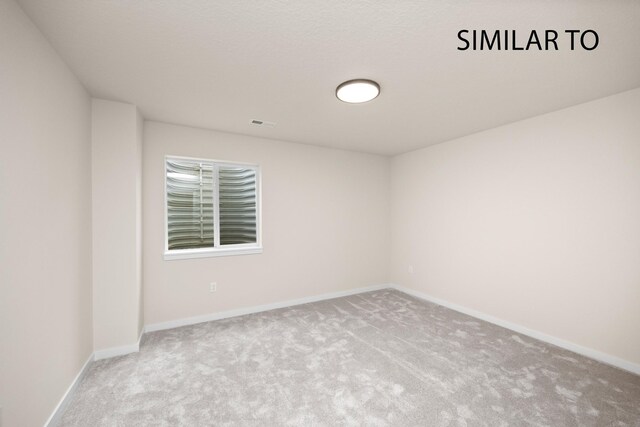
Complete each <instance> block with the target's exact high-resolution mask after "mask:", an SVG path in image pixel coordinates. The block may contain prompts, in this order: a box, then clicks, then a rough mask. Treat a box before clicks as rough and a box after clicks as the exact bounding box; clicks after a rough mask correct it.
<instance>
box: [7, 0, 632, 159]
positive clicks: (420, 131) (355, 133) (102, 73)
mask: <svg viewBox="0 0 640 427" xmlns="http://www.w3.org/2000/svg"><path fill="white" fill-rule="evenodd" d="M20 3H21V4H22V6H23V8H24V9H25V11H26V12H27V13H28V14H29V15H30V17H31V18H32V19H33V20H34V22H35V23H36V24H37V25H38V26H39V28H40V29H41V30H42V31H43V33H44V34H45V35H46V36H47V37H48V38H49V40H51V42H52V44H53V45H54V47H55V48H56V49H57V50H58V52H59V53H60V54H61V55H62V57H63V58H64V59H65V60H66V61H67V63H68V64H69V66H70V67H71V68H72V69H73V70H74V72H75V73H76V74H77V76H78V77H79V78H80V79H81V80H82V82H83V83H84V84H85V86H86V87H87V89H88V90H89V91H90V92H91V94H92V95H94V96H96V97H101V98H106V99H113V100H119V101H125V102H130V103H133V104H136V105H138V107H139V108H140V109H141V111H142V114H143V115H144V116H145V117H146V118H148V119H153V120H159V121H164V122H170V123H179V124H185V125H190V126H197V127H204V128H210V129H219V130H224V131H230V132H236V133H242V134H249V135H256V136H262V137H268V138H275V139H281V140H287V141H294V142H302V143H308V144H317V145H325V146H332V147H340V148H345V149H351V150H359V151H365V152H372V153H381V154H396V153H402V152H406V151H409V150H412V149H416V148H419V147H424V146H427V145H430V144H436V143H439V142H443V141H446V140H449V139H452V138H456V137H459V136H463V135H467V134H470V133H473V132H477V131H480V130H483V129H488V128H492V127H495V126H498V125H502V124H505V123H509V122H513V121H516V120H520V119H523V118H526V117H531V116H535V115H538V114H542V113H546V112H549V111H553V110H557V109H560V108H564V107H567V106H571V105H575V104H578V103H581V102H585V101H589V100H592V99H596V98H599V97H602V96H606V95H610V94H614V93H617V92H621V91H624V90H628V89H632V88H635V87H639V86H640V48H639V47H638V43H639V40H640V24H639V23H640V1H637V0H628V1H625V0H610V1H589V0H566V1H551V0H548V1H543V0H526V1H525V0H511V1H506V0H504V1H501V0H490V1H486V0H485V1H481V0H476V1H471V0H467V1H463V0H461V1H444V0H442V1H433V0H432V1H409V0H395V1H393V0H351V1H346V0H314V1H311V0H292V1H283V0H268V1H246V0H215V1H211V0H136V1H131V0H55V1H53V0H21V1H20ZM463 28H467V29H485V30H495V29H516V30H517V31H518V35H519V36H522V37H527V36H528V34H529V31H530V30H531V29H537V30H544V29H555V30H557V31H559V32H562V31H564V30H565V29H583V30H584V29H594V30H596V31H597V32H598V34H599V35H600V46H599V47H598V48H597V49H596V50H594V51H591V52H585V51H578V50H576V51H573V52H572V51H570V50H569V49H568V43H563V41H564V39H562V40H561V43H560V48H561V50H560V51H558V52H555V51H549V52H544V51H543V52H537V51H528V52H520V51H517V52H514V51H507V52H505V51H500V52H498V51H491V52H488V51H484V52H472V51H464V52H463V51H458V50H457V49H456V47H457V46H458V45H459V41H458V39H457V32H458V31H459V30H460V29H463ZM353 78H369V79H373V80H376V81H377V82H379V83H380V85H381V87H382V92H381V95H380V96H379V97H378V98H377V99H375V100H374V101H372V102H370V103H367V104H361V105H348V104H344V103H342V102H340V101H338V100H337V99H336V98H335V88H336V86H337V85H338V84H339V83H341V82H343V81H345V80H348V79H353ZM252 119H260V120H267V121H272V122H276V123H277V125H276V126H275V127H273V128H267V127H258V126H256V125H252V124H250V122H251V120H252Z"/></svg>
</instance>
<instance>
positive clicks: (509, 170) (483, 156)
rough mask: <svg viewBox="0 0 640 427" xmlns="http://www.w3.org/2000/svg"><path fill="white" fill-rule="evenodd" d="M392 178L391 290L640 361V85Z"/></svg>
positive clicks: (411, 166) (496, 134)
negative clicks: (407, 291) (420, 295)
mask: <svg viewBox="0 0 640 427" xmlns="http://www.w3.org/2000/svg"><path fill="white" fill-rule="evenodd" d="M391 171H392V172H391V176H392V198H391V206H392V207H393V208H392V214H391V218H392V219H391V230H392V236H393V237H392V264H391V265H392V268H391V275H392V281H394V282H396V283H398V284H400V285H404V286H407V287H410V288H412V289H415V290H418V291H421V292H424V293H426V294H429V295H431V296H434V297H436V298H440V299H443V300H446V301H449V302H452V303H455V304H458V305H461V306H466V307H468V308H472V309H475V310H478V311H480V312H484V313H486V314H489V315H492V316H495V317H497V318H501V319H504V320H507V321H510V322H514V323H516V324H519V325H522V326H525V327H528V328H531V329H534V330H538V331H540V332H543V333H546V334H549V335H552V336H555V337H558V338H561V339H564V340H567V341H570V342H573V343H575V344H579V345H582V346H585V347H588V348H591V349H595V350H598V351H601V352H604V353H608V354H610V355H614V356H617V357H619V358H622V359H625V360H627V361H630V362H634V363H640V89H636V90H633V91H629V92H625V93H622V94H619V95H616V96H611V97H608V98H604V99H601V100H597V101H594V102H590V103H587V104H582V105H579V106H576V107H572V108H568V109H565V110H561V111H558V112H554V113H550V114H546V115H543V116H539V117H536V118H532V119H529V120H524V121H521V122H517V123H514V124H510V125H507V126H503V127H500V128H496V129H492V130H489V131H486V132H482V133H478V134H474V135H471V136H468V137H465V138H460V139H457V140H454V141H451V142H447V143H444V144H440V145H435V146H432V147H428V148H425V149H422V150H419V151H414V152H411V153H407V154H404V155H401V156H397V157H395V158H394V159H393V160H392V169H391ZM410 265H411V266H413V268H414V273H413V274H411V273H409V268H408V267H409V266H410Z"/></svg>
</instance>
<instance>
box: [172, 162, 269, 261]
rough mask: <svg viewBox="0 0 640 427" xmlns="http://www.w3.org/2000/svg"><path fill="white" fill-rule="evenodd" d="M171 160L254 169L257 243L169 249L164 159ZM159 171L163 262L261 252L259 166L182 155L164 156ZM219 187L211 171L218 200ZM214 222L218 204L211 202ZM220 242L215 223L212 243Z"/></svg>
mask: <svg viewBox="0 0 640 427" xmlns="http://www.w3.org/2000/svg"><path fill="white" fill-rule="evenodd" d="M170 159H175V160H188V161H192V162H202V163H213V165H214V168H215V169H216V170H217V166H218V165H229V166H242V167H247V168H251V169H253V170H255V172H256V207H257V209H256V211H257V212H256V240H257V241H256V243H243V244H238V245H225V246H224V247H221V246H218V247H214V248H198V249H174V250H169V211H168V209H167V208H168V206H167V161H168V160H170ZM162 173H163V175H164V259H165V260H166V261H170V260H177V259H192V258H209V257H219V256H232V255H249V254H259V253H262V174H261V171H260V166H259V165H256V164H253V163H242V162H230V161H227V160H213V159H202V158H197V157H184V156H172V155H166V156H164V162H163V164H162ZM218 190H219V186H218V175H217V173H215V174H214V191H215V192H216V196H215V197H214V200H216V201H217V200H219V197H218V195H217V193H218ZM213 210H214V219H213V221H214V224H219V223H220V218H219V217H220V212H219V211H220V206H218V203H214V205H213ZM219 242H220V228H219V227H216V226H214V244H215V245H219Z"/></svg>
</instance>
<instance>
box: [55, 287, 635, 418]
mask: <svg viewBox="0 0 640 427" xmlns="http://www.w3.org/2000/svg"><path fill="white" fill-rule="evenodd" d="M61 424H62V425H64V426H211V425H216V426H218V425H249V426H284V425H294V426H335V425H366V426H385V425H395V426H477V425H487V426H507V425H508V426H529V425H531V426H543V425H544V426H613V425H615V426H618V425H631V426H638V425H640V377H639V376H636V375H633V374H630V373H628V372H625V371H621V370H618V369H615V368H612V367H610V366H607V365H603V364H601V363H598V362H595V361H593V360H590V359H587V358H584V357H581V356H578V355H576V354H573V353H570V352H568V351H565V350H561V349H559V348H556V347H553V346H550V345H547V344H544V343H542V342H539V341H536V340H533V339H531V338H528V337H526V336H523V335H518V334H516V333H514V332H512V331H509V330H507V329H503V328H500V327H498V326H494V325H492V324H489V323H485V322H482V321H479V320H477V319H474V318H472V317H468V316H465V315H463V314H460V313H457V312H455V311H451V310H449V309H446V308H443V307H440V306H437V305H434V304H430V303H427V302H424V301H421V300H418V299H415V298H413V297H410V296H408V295H406V294H403V293H401V292H398V291H393V290H384V291H378V292H369V293H365V294H360V295H354V296H349V297H344V298H338V299H334V300H329V301H323V302H318V303H313V304H306V305H301V306H295V307H290V308H285V309H280V310H274V311H270V312H265V313H259V314H253V315H247V316H242V317H236V318H231V319H226V320H219V321H215V322H208V323H202V324H199V325H194V326H187V327H183V328H178V329H173V330H168V331H162V332H155V333H150V334H147V335H145V337H144V341H143V344H142V346H141V349H140V352H139V353H136V354H131V355H128V356H123V357H118V358H113V359H109V360H103V361H99V362H96V363H94V364H93V365H92V366H91V368H90V371H89V372H88V374H87V375H86V377H85V379H84V380H83V382H82V383H81V384H80V385H79V386H78V389H77V392H76V394H75V396H74V399H73V401H72V402H71V403H70V405H69V406H68V408H67V410H66V412H65V413H64V415H63V417H62V419H61Z"/></svg>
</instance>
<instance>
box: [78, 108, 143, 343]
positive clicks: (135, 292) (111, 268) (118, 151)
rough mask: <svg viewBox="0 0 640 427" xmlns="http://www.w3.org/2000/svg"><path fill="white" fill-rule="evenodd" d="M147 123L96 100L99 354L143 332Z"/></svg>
mask: <svg viewBox="0 0 640 427" xmlns="http://www.w3.org/2000/svg"><path fill="white" fill-rule="evenodd" d="M142 123H143V122H142V120H141V119H140V115H139V114H138V109H137V108H136V106H135V105H131V104H124V103H121V102H113V101H105V100H102V99H93V101H92V138H91V139H92V157H93V162H92V165H93V166H92V188H93V193H92V204H93V210H92V212H93V331H94V332H93V341H94V350H97V351H99V350H104V349H108V348H113V347H121V346H125V345H131V344H135V343H136V342H137V341H138V336H139V334H140V331H141V327H140V324H141V323H142V315H141V313H140V308H141V268H142V264H141V257H140V241H139V237H140V236H141V232H140V229H141V227H140V203H141V202H140V191H139V190H140V173H141V172H140V170H141V142H142V140H141V130H140V128H139V126H141V125H142Z"/></svg>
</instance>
